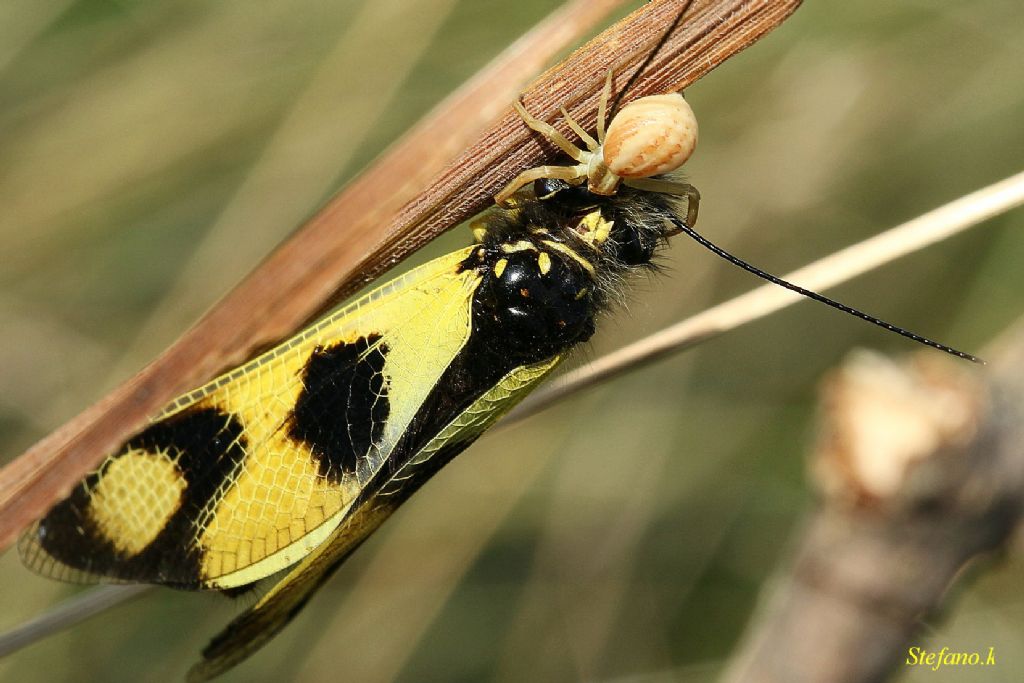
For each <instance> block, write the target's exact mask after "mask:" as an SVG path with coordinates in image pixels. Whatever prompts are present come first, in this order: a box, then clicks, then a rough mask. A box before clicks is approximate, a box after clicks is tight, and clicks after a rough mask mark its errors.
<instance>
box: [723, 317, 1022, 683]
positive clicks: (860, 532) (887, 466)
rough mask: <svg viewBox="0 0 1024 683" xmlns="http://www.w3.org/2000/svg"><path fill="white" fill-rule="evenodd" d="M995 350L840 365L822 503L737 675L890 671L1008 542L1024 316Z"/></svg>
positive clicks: (818, 677)
mask: <svg viewBox="0 0 1024 683" xmlns="http://www.w3.org/2000/svg"><path fill="white" fill-rule="evenodd" d="M988 355H989V356H990V359H991V361H992V363H991V371H990V373H989V374H986V375H984V376H982V375H981V373H980V372H975V373H970V374H969V373H968V368H967V367H965V366H962V365H955V364H953V363H951V362H949V361H946V360H945V359H939V358H936V357H935V356H934V355H929V356H927V357H922V358H919V359H916V360H915V361H913V362H910V363H907V364H903V365H897V364H895V363H892V362H891V361H888V360H886V359H884V358H881V357H877V356H867V355H861V356H858V357H855V358H853V359H851V360H850V361H848V362H847V363H846V364H845V365H844V366H843V367H842V368H841V369H840V370H839V371H837V372H836V373H835V374H834V376H833V377H832V379H831V380H830V381H829V382H828V383H827V384H826V387H825V391H824V398H823V415H824V420H823V421H824V426H823V428H822V437H821V439H820V442H819V445H818V447H817V448H816V449H815V451H814V452H813V454H812V459H811V467H812V469H813V471H814V472H815V474H816V477H815V479H816V482H817V484H818V487H817V488H818V490H819V492H820V493H821V494H822V497H823V500H822V503H821V505H820V508H819V509H818V510H817V511H816V512H814V513H813V516H812V517H811V519H810V520H809V521H808V522H807V524H806V528H805V530H804V531H803V533H802V535H801V538H800V540H799V542H798V546H797V549H796V553H795V557H794V558H793V559H792V561H791V562H790V563H788V565H787V566H786V567H785V568H783V569H782V570H781V571H780V572H779V574H778V576H777V578H776V580H775V581H774V582H773V585H771V587H770V588H769V591H770V594H769V595H768V596H767V598H766V599H765V600H764V602H763V604H762V605H761V607H760V609H759V610H758V613H757V614H756V615H755V618H754V620H753V621H752V624H751V626H750V627H749V629H748V635H747V636H746V638H745V642H744V643H743V645H742V646H741V648H740V650H739V651H738V653H737V654H736V656H735V658H734V659H733V662H732V664H731V666H730V668H729V671H728V673H727V675H726V676H725V680H726V681H729V682H733V681H736V682H739V681H743V682H745V683H750V682H753V683H758V682H767V681H787V682H792V683H812V682H818V681H821V682H823V683H824V682H828V683H866V682H869V681H880V680H885V679H887V678H889V677H890V675H891V674H892V673H893V672H894V670H895V668H896V667H898V666H899V665H901V664H903V663H904V662H906V660H907V658H908V648H909V647H910V646H912V645H914V644H915V642H914V640H913V639H914V638H915V637H916V636H918V635H919V634H920V632H921V626H922V619H924V618H926V617H927V616H928V615H929V614H932V613H934V612H935V611H936V610H937V609H939V608H940V607H941V606H942V605H943V603H944V601H945V600H946V598H947V596H948V595H949V592H950V590H949V589H950V587H951V585H952V584H953V582H954V581H955V580H956V578H957V577H958V576H959V575H961V573H962V571H963V569H964V568H965V567H966V566H967V565H968V564H969V563H970V562H971V561H972V560H975V559H977V558H979V557H983V556H985V555H988V554H991V553H993V552H994V551H997V550H999V549H1002V548H1004V547H1005V546H1006V545H1007V543H1008V542H1009V540H1010V538H1011V535H1012V532H1013V530H1014V528H1015V527H1017V525H1018V524H1019V523H1020V521H1021V514H1022V511H1024V375H1022V374H1021V372H1020V368H1021V366H1022V364H1024V320H1022V321H1021V322H1020V323H1019V324H1018V325H1017V326H1016V328H1015V329H1014V330H1012V331H1011V332H1009V333H1007V334H1006V335H1005V337H1004V339H1002V340H1001V341H1000V342H998V343H997V344H996V346H995V348H993V349H991V351H990V352H989V354H988ZM940 360H941V361H942V362H941V363H940V362H939V361H940Z"/></svg>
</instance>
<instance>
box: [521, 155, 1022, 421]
mask: <svg viewBox="0 0 1024 683" xmlns="http://www.w3.org/2000/svg"><path fill="white" fill-rule="evenodd" d="M1021 204H1024V172H1021V173H1018V174H1016V175H1013V176H1010V177H1009V178H1006V179H1005V180H1001V181H999V182H997V183H994V184H992V185H989V186H987V187H984V188H982V189H980V190H978V191H976V192H972V193H971V194H969V195H965V196H963V197H960V198H959V199H956V200H954V201H952V202H950V203H948V204H945V205H944V206H940V207H939V208H937V209H934V210H932V211H929V212H928V213H926V214H923V215H921V216H918V217H917V218H914V219H913V220H910V221H907V222H906V223H903V224H902V225H898V226H896V227H895V228H892V229H890V230H888V231H886V232H883V233H881V234H880V235H876V236H875V237H872V238H869V239H867V240H864V241H863V242H860V243H858V244H855V245H853V246H850V247H847V248H846V249H843V250H842V251H838V252H836V253H834V254H831V255H829V256H826V257H825V258H823V259H820V260H818V261H815V262H814V263H811V264H810V265H807V266H804V267H803V268H800V269H799V270H795V271H793V272H792V273H789V274H788V275H785V276H784V278H783V279H785V280H789V281H790V282H796V283H799V284H800V285H801V286H803V287H805V288H807V289H813V290H816V291H821V290H825V289H828V288H830V287H834V286H836V285H838V284H841V283H843V282H846V281H847V280H851V279H853V278H855V277H857V276H858V275H862V274H864V273H866V272H868V271H869V270H872V269H874V268H878V267H879V266H883V265H885V264H887V263H889V262H891V261H895V260H896V259H898V258H900V257H902V256H906V255H907V254H910V253H913V252H915V251H918V250H920V249H923V248H925V247H927V246H930V245H932V244H935V243H937V242H941V241H942V240H944V239H946V238H948V237H952V236H953V235H956V234H958V233H960V232H963V231H965V230H967V229H968V228H972V227H974V226H976V225H978V224H980V223H982V222H983V221H985V220H987V219H989V218H992V217H993V216H996V215H998V214H1000V213H1004V212H1006V211H1009V210H1011V209H1013V208H1016V207H1018V206H1020V205H1021ZM803 300H804V299H803V297H802V296H800V295H799V294H796V293H794V292H791V291H789V290H786V289H783V288H781V287H778V286H776V285H772V284H764V285H761V286H760V287H757V288H756V289H752V290H751V291H749V292H747V293H746V294H743V295H740V296H738V297H736V298H734V299H730V300H729V301H726V302H724V303H721V304H718V305H717V306H714V307H712V308H709V309H707V310H705V311H703V312H701V313H698V314H697V315H695V316H693V317H691V318H687V319H686V320H683V321H681V322H678V323H676V324H675V325H671V326H669V327H666V328H665V329H663V330H661V331H659V332H655V333H654V334H651V335H649V336H647V337H644V338H643V339H641V340H639V341H637V342H634V343H633V344H630V345H628V346H624V347H622V348H621V349H618V350H617V351H613V352H612V353H609V354H608V355H605V356H602V357H601V358H598V359H597V360H595V361H594V362H592V363H588V364H587V365H586V366H584V367H581V368H579V369H577V370H573V371H571V372H569V373H566V374H565V375H563V376H562V377H561V378H560V379H559V380H558V381H556V382H555V383H553V384H549V385H548V386H547V387H544V388H543V389H540V390H538V391H536V392H535V393H534V394H533V395H532V396H531V397H530V398H529V399H527V400H526V401H524V402H523V403H522V405H520V406H519V407H518V408H517V409H516V410H514V411H513V412H512V413H511V414H510V415H509V416H508V417H507V418H506V419H505V420H504V421H503V424H505V425H507V424H511V423H513V422H515V421H517V420H521V419H523V418H525V417H527V416H529V415H533V414H534V413H536V412H539V411H540V410H543V409H544V408H546V407H547V406H549V405H550V404H552V403H554V402H556V401H559V400H561V399H562V398H564V397H566V396H568V395H569V394H573V393H575V392H577V391H580V390H582V389H584V388H586V387H589V386H591V385H593V384H597V383H599V382H603V381H606V380H608V379H611V378H612V377H615V376H617V375H619V374H620V373H623V372H625V371H626V370H629V369H632V368H633V367H634V366H637V365H641V364H644V363H650V362H652V361H654V360H656V359H658V358H661V357H662V356H665V355H667V354H670V353H674V352H677V351H682V350H684V349H688V348H690V347H692V346H695V345H696V344H698V343H700V342H702V341H704V340H706V339H710V338H712V337H716V336H718V335H720V334H722V333H724V332H727V331H729V330H732V329H735V328H737V327H739V326H740V325H744V324H746V323H749V322H751V321H753V320H757V319H758V318H763V317H764V316H767V315H769V314H771V313H774V312H775V311H778V310H781V309H783V308H785V307H787V306H791V305H793V304H795V303H797V302H798V301H803Z"/></svg>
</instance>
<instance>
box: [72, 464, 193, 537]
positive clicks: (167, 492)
mask: <svg viewBox="0 0 1024 683" xmlns="http://www.w3.org/2000/svg"><path fill="white" fill-rule="evenodd" d="M184 489H185V481H184V480H183V479H182V478H181V475H180V474H179V472H178V468H177V466H176V465H175V463H174V459H173V458H172V457H171V456H170V454H168V453H149V452H147V451H144V450H140V449H131V450H129V451H128V452H126V453H124V454H123V455H122V456H121V457H119V458H117V459H115V460H113V461H111V463H110V466H109V467H108V468H107V471H106V474H105V476H104V477H103V478H102V479H100V480H99V482H98V483H97V484H96V487H95V488H94V489H93V490H92V505H91V507H90V511H91V514H92V517H93V520H94V521H95V522H96V524H97V526H98V527H99V528H100V529H102V530H103V533H104V535H105V536H106V537H107V538H109V539H110V540H111V542H112V543H113V544H114V546H115V547H116V548H117V549H118V550H119V551H122V552H125V553H127V554H129V555H135V554H137V553H140V552H142V550H143V549H144V548H145V547H146V546H147V545H149V544H150V543H152V542H153V540H154V539H155V538H156V537H157V535H158V534H159V533H160V531H161V530H162V529H163V528H164V526H165V525H166V524H167V521H168V520H169V519H170V518H171V516H173V515H174V513H175V512H177V511H178V507H179V504H180V501H181V494H182V492H183V491H184Z"/></svg>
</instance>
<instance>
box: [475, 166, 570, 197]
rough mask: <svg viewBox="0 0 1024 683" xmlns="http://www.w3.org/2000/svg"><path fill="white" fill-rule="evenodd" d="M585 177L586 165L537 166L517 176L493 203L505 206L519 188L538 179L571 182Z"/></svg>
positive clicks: (497, 195)
mask: <svg viewBox="0 0 1024 683" xmlns="http://www.w3.org/2000/svg"><path fill="white" fill-rule="evenodd" d="M586 177H587V166H586V164H580V165H578V166H537V167H535V168H531V169H527V170H525V171H523V172H522V173H520V174H519V175H517V176H516V177H515V179H514V180H513V181H512V182H510V183H509V184H508V185H506V186H505V189H503V190H502V191H501V192H499V193H498V194H496V195H494V202H495V203H496V204H505V203H506V202H508V200H509V199H510V198H511V197H512V195H514V194H515V193H516V192H518V191H519V188H521V187H523V186H525V185H529V184H530V183H532V182H533V181H534V180H539V179H540V178H555V179H557V180H565V181H567V182H572V181H573V180H577V179H580V178H586Z"/></svg>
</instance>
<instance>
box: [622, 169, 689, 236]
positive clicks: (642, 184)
mask: <svg viewBox="0 0 1024 683" xmlns="http://www.w3.org/2000/svg"><path fill="white" fill-rule="evenodd" d="M622 182H623V184H624V185H626V186H627V187H632V188H633V189H635V190H643V191H644V192H658V193H661V194H671V195H675V196H677V197H686V224H687V225H688V226H689V227H691V228H692V227H693V226H694V225H696V224H697V209H698V208H699V207H700V192H698V191H697V188H696V187H694V186H693V185H691V184H690V183H683V182H679V181H675V180H664V179H662V178H625V179H623V181H622Z"/></svg>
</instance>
